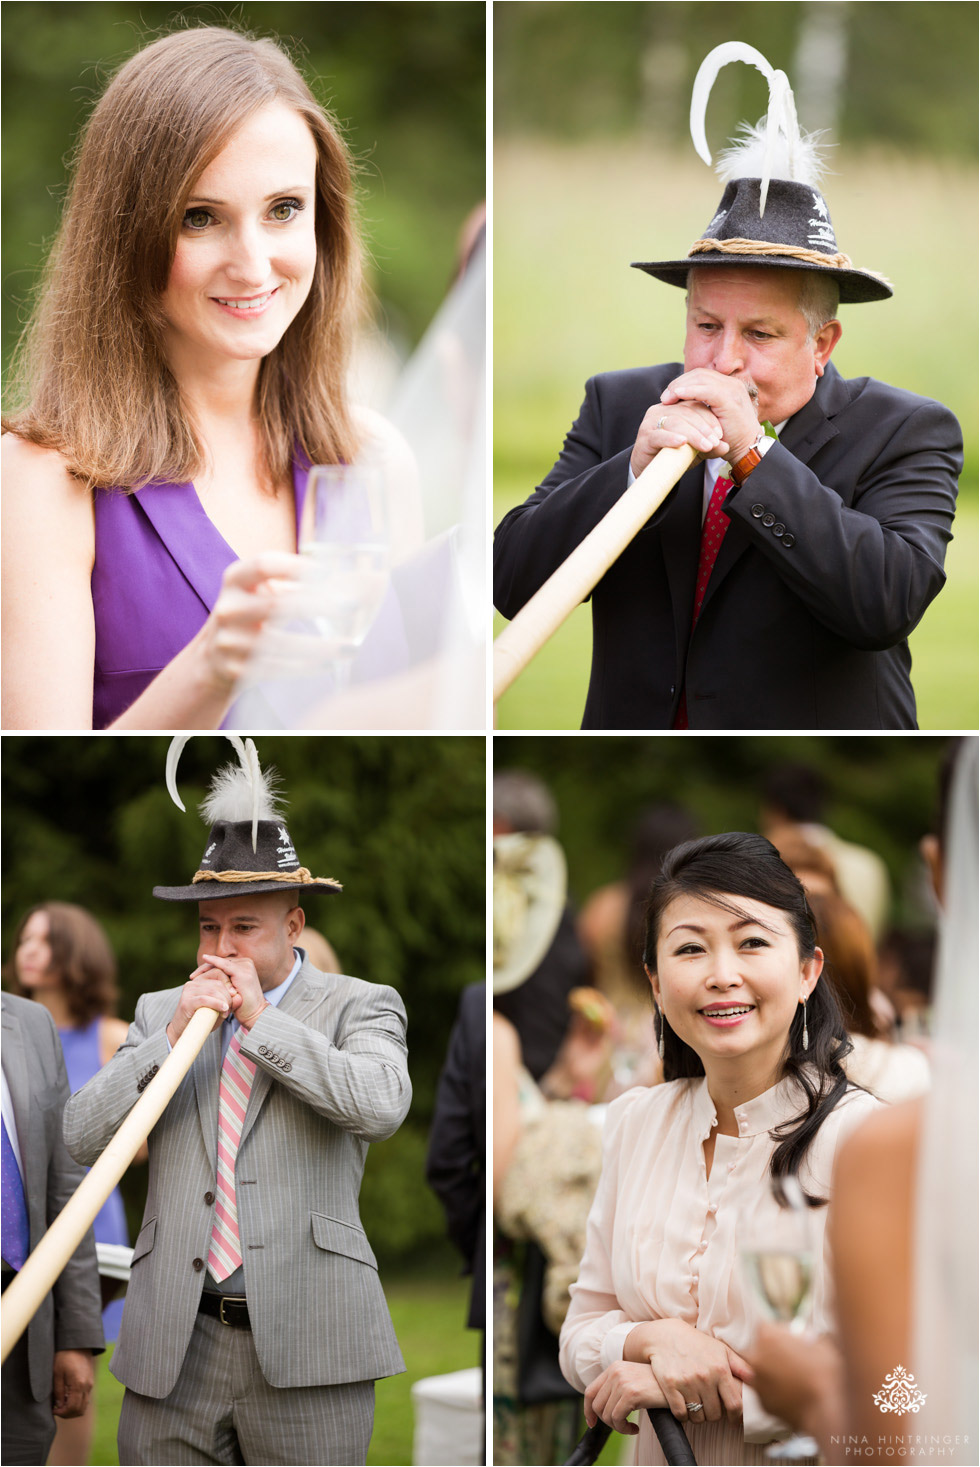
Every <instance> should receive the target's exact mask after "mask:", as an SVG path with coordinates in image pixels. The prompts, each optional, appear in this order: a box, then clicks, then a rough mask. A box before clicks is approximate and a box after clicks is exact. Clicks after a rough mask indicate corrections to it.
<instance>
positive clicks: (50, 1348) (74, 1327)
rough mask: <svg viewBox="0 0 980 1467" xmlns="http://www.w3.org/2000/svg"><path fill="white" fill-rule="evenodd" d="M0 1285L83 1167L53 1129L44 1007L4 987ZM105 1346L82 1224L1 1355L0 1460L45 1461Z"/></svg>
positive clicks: (55, 1086) (61, 1086)
mask: <svg viewBox="0 0 980 1467" xmlns="http://www.w3.org/2000/svg"><path fill="white" fill-rule="evenodd" d="M2 1007H3V1018H2V1023H3V1152H4V1157H3V1287H4V1288H6V1287H7V1284H8V1283H9V1282H10V1280H11V1279H12V1278H13V1276H14V1274H15V1273H16V1272H18V1271H19V1270H20V1269H21V1268H22V1267H23V1265H24V1262H25V1259H26V1258H27V1255H28V1254H29V1253H30V1252H31V1250H32V1249H34V1248H35V1247H36V1246H37V1244H38V1243H39V1242H40V1241H41V1238H42V1236H43V1235H44V1233H45V1232H47V1229H48V1228H49V1226H50V1225H51V1223H53V1222H54V1220H55V1218H56V1217H57V1215H58V1213H59V1212H60V1211H61V1209H62V1208H63V1207H64V1205H65V1203H66V1202H67V1201H68V1199H69V1197H71V1195H72V1193H73V1192H74V1191H75V1188H76V1187H77V1186H78V1185H79V1183H80V1182H81V1180H82V1178H83V1176H84V1172H83V1170H82V1168H81V1167H80V1166H76V1164H75V1163H74V1162H73V1161H72V1159H71V1157H70V1156H69V1155H68V1152H67V1150H66V1149H65V1143H64V1141H63V1139H62V1135H61V1117H62V1112H63V1111H64V1108H65V1102H66V1100H67V1099H68V1093H69V1092H68V1076H67V1074H66V1073H65V1061H64V1056H63V1055H62V1053H61V1043H60V1041H59V1039H58V1034H57V1031H56V1029H55V1027H54V1023H53V1022H52V1019H51V1015H50V1014H49V1013H48V1011H47V1009H45V1008H42V1006H41V1005H40V1004H36V1003H31V1001H30V1000H29V999H25V998H15V997H14V996H13V995H11V994H9V993H5V994H4V995H3V1004H2ZM104 1347H105V1342H104V1339H103V1335H102V1298H101V1291H100V1288H99V1270H98V1264H97V1263H96V1259H95V1241H94V1239H93V1236H92V1232H91V1230H89V1232H87V1233H86V1235H85V1237H84V1239H83V1241H82V1242H81V1243H80V1244H79V1246H78V1248H77V1249H76V1251H75V1253H74V1254H73V1255H72V1257H71V1258H70V1260H69V1261H68V1263H67V1264H66V1265H65V1268H64V1269H63V1270H62V1272H61V1274H60V1275H59V1277H58V1279H57V1281H56V1283H55V1285H54V1288H53V1289H52V1290H51V1292H50V1293H49V1294H48V1295H47V1297H46V1298H45V1299H44V1301H43V1303H42V1304H41V1307H40V1309H38V1311H37V1313H36V1314H35V1315H34V1318H33V1319H32V1320H31V1323H30V1324H29V1325H28V1327H27V1329H26V1330H25V1332H24V1334H22V1335H21V1337H20V1339H19V1340H18V1341H17V1343H16V1345H14V1347H13V1349H12V1350H11V1352H10V1354H9V1355H8V1357H7V1359H6V1360H5V1361H4V1365H3V1432H2V1434H3V1451H2V1456H3V1461H4V1463H5V1464H6V1463H11V1464H13V1463H34V1464H37V1463H39V1462H45V1461H47V1456H48V1452H49V1450H50V1447H51V1443H52V1441H53V1440H54V1431H55V1422H54V1418H55V1416H63V1417H70V1416H81V1415H82V1413H83V1412H84V1410H85V1407H86V1405H87V1404H88V1399H89V1396H90V1395H91V1392H92V1382H93V1379H94V1361H93V1358H92V1357H93V1355H97V1354H100V1353H101V1352H102V1350H103V1349H104Z"/></svg>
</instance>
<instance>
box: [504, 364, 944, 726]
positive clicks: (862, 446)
mask: <svg viewBox="0 0 980 1467" xmlns="http://www.w3.org/2000/svg"><path fill="white" fill-rule="evenodd" d="M682 371H683V367H682V366H681V365H680V364H679V363H676V362H675V363H668V364H667V365H664V366H658V367H642V368H636V369H634V370H631V371H626V372H607V373H603V374H601V375H600V376H598V377H593V378H592V379H591V380H590V381H589V383H588V384H587V387H586V397H585V402H584V404H583V406H582V409H581V412H580V413H579V416H578V419H577V421H576V422H575V424H574V425H573V427H572V428H571V430H570V432H569V434H568V436H567V438H566V440H565V446H564V448H563V449H562V452H561V457H560V458H559V460H558V462H557V464H556V465H555V467H554V468H553V469H552V470H551V473H550V474H549V475H548V476H547V478H546V479H545V480H544V481H543V483H542V484H541V485H540V486H539V488H538V489H537V490H536V491H535V492H534V494H532V495H531V497H530V499H528V500H527V501H526V502H525V503H524V504H522V505H520V506H518V508H516V509H513V510H511V512H510V513H509V514H508V515H507V516H506V517H505V518H504V519H503V520H502V522H501V524H500V526H499V528H498V530H497V534H496V537H495V546H494V553H495V583H494V584H495V601H496V604H497V606H498V607H499V609H500V610H501V611H502V612H503V614H504V615H505V616H507V617H512V616H514V615H515V614H516V613H517V612H518V611H519V610H520V608H521V606H523V605H524V603H525V602H526V601H527V600H528V599H529V598H530V597H531V596H532V595H533V593H534V592H535V591H536V590H537V589H538V587H539V586H540V585H541V584H542V583H543V582H544V581H545V580H546V579H547V577H548V576H549V575H550V574H551V573H552V571H553V570H555V568H556V567H557V566H558V565H559V564H560V563H561V562H562V561H563V560H564V559H565V558H566V556H567V555H568V554H569V553H570V551H571V550H572V549H574V547H575V546H576V545H578V544H579V542H580V541H581V540H583V539H584V538H585V536H586V535H587V534H588V532H589V531H590V530H591V529H592V528H593V526H594V525H595V524H597V523H598V521H599V520H600V519H601V518H602V516H603V514H604V513H605V512H606V510H608V509H609V508H610V506H611V505H612V504H613V503H614V502H615V501H616V500H617V499H618V498H619V497H620V495H622V493H623V492H624V490H625V488H626V485H627V476H628V469H629V459H630V452H631V450H632V446H633V443H634V441H635V439H636V433H637V430H638V428H639V426H640V422H641V419H642V417H643V414H644V413H645V412H646V410H647V408H648V407H650V406H651V405H652V404H654V403H656V402H659V399H660V394H661V392H662V390H663V389H664V387H665V386H666V385H667V383H668V382H670V381H671V380H672V378H674V377H676V376H678V375H679V374H680V373H681V372H682ZM962 463H963V454H962V437H961V434H960V430H959V424H958V423H957V421H956V419H955V418H954V417H953V415H952V413H950V412H949V411H948V409H947V408H944V407H943V406H942V405H941V404H940V403H938V402H933V401H931V400H930V399H929V398H923V397H916V396H914V395H913V394H912V393H909V392H903V391H901V390H900V389H898V388H895V387H889V386H887V385H886V384H885V383H882V382H876V381H874V380H873V379H871V378H868V377H858V378H854V379H853V380H851V381H845V380H844V379H843V378H842V377H841V376H840V375H839V374H838V372H837V371H836V370H835V369H834V367H833V366H828V368H827V370H826V372H825V374H824V376H823V377H822V378H820V379H819V380H818V381H817V385H816V391H815V392H814V395H813V397H812V398H811V399H810V401H809V402H808V403H807V404H806V406H805V407H803V408H801V409H800V411H799V412H798V413H796V414H795V415H794V416H793V417H792V418H791V419H790V421H789V422H788V423H787V424H786V426H785V428H784V429H783V432H782V435H781V438H780V441H779V443H777V444H775V445H774V446H773V447H772V448H771V449H770V450H769V452H768V453H767V454H766V456H765V457H764V458H763V460H762V462H761V463H760V464H759V465H758V466H757V468H756V469H754V470H753V472H752V474H751V475H750V476H749V478H748V479H747V480H746V481H745V484H744V485H743V486H742V488H741V489H733V490H732V491H731V493H730V494H729V495H728V498H727V499H726V501H725V506H724V507H725V511H726V512H727V513H728V515H729V516H730V519H731V525H730V527H729V530H728V533H727V534H726V536H725V539H724V541H723V542H722V547H721V550H720V552H719V554H718V559H717V561H716V562H715V566H714V569H713V571H712V574H711V579H710V581H709V583H708V589H707V594H706V595H705V599H704V605H703V607H702V610H701V615H700V618H699V620H698V624H697V626H696V628H695V630H694V633H693V636H692V635H691V631H690V628H691V614H692V608H693V602H694V583H695V579H696V572H697V563H698V552H699V547H700V536H701V512H702V497H703V483H704V477H703V476H704V470H703V467H702V465H701V464H696V465H695V466H694V468H692V469H691V470H689V471H688V473H686V474H685V475H684V476H683V477H682V478H681V480H680V482H679V483H678V485H677V487H676V488H675V489H674V490H673V491H672V493H671V494H670V495H669V496H668V498H667V500H666V501H665V503H664V504H663V505H661V507H660V509H659V510H658V511H657V513H656V514H655V515H654V516H653V517H652V518H651V519H650V521H649V522H648V523H647V525H646V526H644V528H643V529H642V530H641V531H640V533H639V535H637V537H636V538H635V540H634V541H633V542H632V544H631V545H629V546H628V547H627V549H626V550H625V551H624V552H623V554H622V555H621V556H620V558H619V559H618V560H617V561H616V563H615V564H614V565H613V566H611V567H610V569H609V570H608V571H607V573H606V575H605V576H604V577H603V579H602V580H601V581H600V582H599V584H598V585H597V586H596V588H595V591H594V593H593V596H592V628H593V653H592V677H591V682H590V685H589V696H588V701H587V703H586V708H585V717H584V720H583V727H585V728H624V729H629V728H651V729H653V728H671V727H672V726H673V722H674V717H675V714H676V712H677V707H678V703H679V701H680V696H681V690H682V688H683V687H684V686H685V683H686V689H687V707H688V717H689V721H690V727H691V728H692V729H747V728H813V729H821V728H860V729H877V728H915V727H916V722H915V699H914V697H913V693H912V686H911V682H910V678H909V671H910V667H911V659H910V656H909V650H908V643H907V640H906V639H907V638H908V635H909V633H910V632H911V631H912V629H913V628H914V627H915V625H916V623H917V622H918V621H919V619H920V617H921V616H922V614H923V612H924V611H925V609H926V607H927V606H928V605H929V603H930V601H931V600H932V599H933V597H934V596H935V595H936V594H937V592H938V591H939V590H940V588H941V587H942V585H943V581H944V579H945V578H944V575H943V558H944V555H945V550H946V544H947V542H948V541H949V539H950V538H951V532H950V526H951V524H952V519H953V511H954V506H955V498H956V482H957V477H958V474H959V471H960V469H961V467H962ZM777 531H780V533H776V532H777Z"/></svg>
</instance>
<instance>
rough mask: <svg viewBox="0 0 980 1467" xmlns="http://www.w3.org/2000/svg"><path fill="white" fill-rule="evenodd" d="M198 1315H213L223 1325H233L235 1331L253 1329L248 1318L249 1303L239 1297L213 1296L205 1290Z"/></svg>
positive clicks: (227, 1295)
mask: <svg viewBox="0 0 980 1467" xmlns="http://www.w3.org/2000/svg"><path fill="white" fill-rule="evenodd" d="M198 1313H199V1314H213V1315H214V1317H215V1319H220V1320H221V1323H222V1324H229V1325H232V1326H233V1327H234V1328H235V1329H251V1328H252V1324H251V1321H250V1320H249V1317H248V1303H247V1302H246V1300H245V1299H243V1298H241V1296H239V1295H235V1294H212V1293H211V1292H210V1291H209V1290H208V1289H205V1290H204V1292H203V1294H202V1295H201V1303H200V1305H199V1307H198Z"/></svg>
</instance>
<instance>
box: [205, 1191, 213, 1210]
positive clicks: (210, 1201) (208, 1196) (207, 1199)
mask: <svg viewBox="0 0 980 1467" xmlns="http://www.w3.org/2000/svg"><path fill="white" fill-rule="evenodd" d="M204 1200H205V1202H206V1203H207V1205H208V1206H209V1207H212V1206H213V1205H214V1193H213V1192H205V1194H204Z"/></svg>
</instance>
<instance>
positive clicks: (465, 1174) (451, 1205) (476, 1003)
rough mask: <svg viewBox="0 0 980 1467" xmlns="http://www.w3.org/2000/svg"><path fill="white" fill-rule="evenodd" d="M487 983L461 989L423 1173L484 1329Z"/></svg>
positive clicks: (473, 1316)
mask: <svg viewBox="0 0 980 1467" xmlns="http://www.w3.org/2000/svg"><path fill="white" fill-rule="evenodd" d="M486 1115H487V986H486V984H485V983H471V984H470V986H469V987H468V988H465V989H464V990H463V993H462V996H461V997H460V1000H459V1012H458V1014H457V1015H456V1022H455V1024H454V1025H453V1029H452V1033H451V1034H450V1036H449V1048H448V1050H447V1051H446V1063H445V1065H444V1066H443V1069H442V1074H441V1075H440V1076H439V1086H438V1089H437V1090H436V1108H435V1114H434V1115H433V1117H432V1129H431V1131H430V1132H429V1152H428V1156H427V1158H426V1163H425V1176H426V1180H427V1182H428V1183H429V1186H430V1187H431V1188H432V1190H433V1191H434V1192H435V1194H436V1196H437V1197H438V1198H439V1201H440V1202H441V1203H442V1206H443V1210H444V1212H445V1214H446V1226H447V1230H448V1232H449V1236H450V1238H451V1239H452V1240H453V1242H454V1243H455V1245H456V1247H457V1248H458V1249H459V1251H460V1252H461V1253H462V1255H463V1257H464V1258H465V1260H466V1272H467V1273H471V1274H472V1275H473V1288H472V1291H471V1293H470V1310H469V1316H468V1318H467V1321H466V1322H467V1325H468V1326H469V1328H470V1329H484V1328H485V1327H486V1282H487V1280H486V1266H487V1240H486V1231H487V1229H486V1174H487V1150H486Z"/></svg>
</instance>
